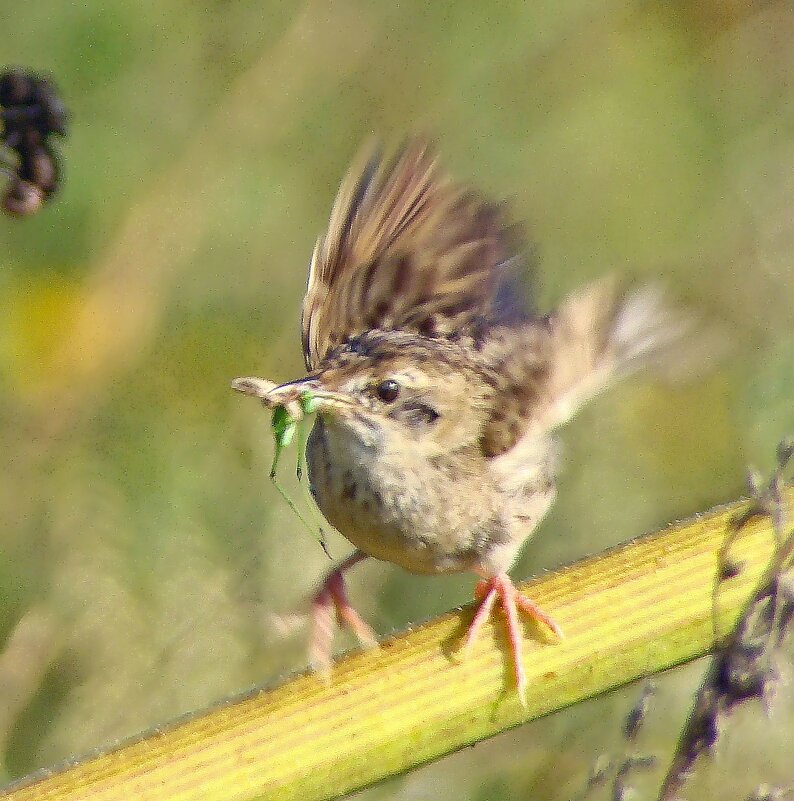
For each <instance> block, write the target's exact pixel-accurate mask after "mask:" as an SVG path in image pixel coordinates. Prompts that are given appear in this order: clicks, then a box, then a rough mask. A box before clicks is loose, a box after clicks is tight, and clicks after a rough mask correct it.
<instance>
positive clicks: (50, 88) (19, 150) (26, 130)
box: [0, 68, 68, 217]
mask: <svg viewBox="0 0 794 801" xmlns="http://www.w3.org/2000/svg"><path fill="white" fill-rule="evenodd" d="M67 118H68V112H67V110H66V106H64V104H63V102H62V101H61V99H60V98H59V97H58V94H57V92H56V89H55V86H54V84H53V83H52V81H50V80H49V79H47V78H44V77H42V76H40V75H37V74H36V73H34V72H30V71H28V70H24V69H20V68H14V69H9V70H6V71H4V72H2V73H0V119H2V121H3V129H2V133H0V142H2V144H3V145H4V146H5V148H6V149H7V150H8V151H11V153H12V159H13V160H12V161H11V162H6V163H5V164H4V166H5V168H6V171H7V172H8V173H9V174H10V181H9V184H8V186H7V187H6V189H5V191H4V192H3V194H2V207H3V210H4V211H5V212H7V213H8V214H13V215H15V216H18V217H27V216H29V215H31V214H35V213H36V212H37V211H39V209H41V207H42V206H43V205H44V203H46V202H47V201H48V200H49V199H50V198H51V197H52V195H53V194H54V193H55V192H56V190H57V189H58V186H59V184H60V177H61V176H60V166H59V163H58V156H57V154H56V152H55V150H54V149H53V148H52V145H51V143H50V137H51V136H52V135H53V134H57V135H58V136H65V135H66V123H67Z"/></svg>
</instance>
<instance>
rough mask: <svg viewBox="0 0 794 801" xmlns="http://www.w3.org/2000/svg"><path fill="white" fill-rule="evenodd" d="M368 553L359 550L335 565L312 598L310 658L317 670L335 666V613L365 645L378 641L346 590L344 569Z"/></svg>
mask: <svg viewBox="0 0 794 801" xmlns="http://www.w3.org/2000/svg"><path fill="white" fill-rule="evenodd" d="M366 558H367V555H366V554H365V553H362V552H361V551H356V552H355V553H353V554H351V555H350V556H348V557H347V559H345V561H344V562H342V564H340V565H339V566H338V567H336V568H334V569H333V570H332V571H331V572H330V573H329V574H328V575H327V576H326V577H325V581H324V582H323V585H322V587H320V590H319V592H318V593H317V594H316V595H315V596H314V599H313V600H312V633H311V638H310V640H309V661H310V663H311V664H312V665H313V666H314V667H315V669H316V670H319V671H323V672H327V671H328V670H330V667H331V646H332V644H333V638H334V617H336V622H337V623H338V624H339V625H340V626H347V628H349V629H350V630H351V631H352V632H353V633H354V634H355V635H356V637H358V639H359V641H360V642H361V643H362V645H367V646H373V645H377V644H378V641H377V639H376V638H375V633H374V632H373V631H372V629H371V628H370V627H369V626H368V625H367V624H366V623H365V622H364V621H363V620H362V619H361V616H360V615H359V614H358V612H356V610H355V609H353V607H352V606H351V605H350V601H348V599H347V592H346V591H345V579H344V573H345V571H346V570H349V569H350V568H351V567H353V565H356V564H358V563H359V562H360V561H361V560H362V559H366Z"/></svg>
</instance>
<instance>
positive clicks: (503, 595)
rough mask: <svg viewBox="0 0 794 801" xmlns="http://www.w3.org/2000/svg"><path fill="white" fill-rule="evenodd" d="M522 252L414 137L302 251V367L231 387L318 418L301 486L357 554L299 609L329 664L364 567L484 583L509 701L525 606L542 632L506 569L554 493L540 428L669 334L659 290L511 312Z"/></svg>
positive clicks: (480, 589) (364, 166)
mask: <svg viewBox="0 0 794 801" xmlns="http://www.w3.org/2000/svg"><path fill="white" fill-rule="evenodd" d="M521 266H522V260H521V258H520V256H519V246H518V244H517V237H516V234H515V230H514V229H513V227H512V226H510V225H508V224H507V222H506V221H505V218H504V209H503V208H502V206H500V205H497V204H491V203H488V202H485V201H484V200H482V199H481V198H480V197H479V196H478V195H477V194H475V193H474V192H472V191H470V190H468V189H466V188H463V187H461V186H459V185H457V184H456V183H454V182H453V181H451V180H450V179H449V178H448V177H447V176H446V175H445V174H444V173H443V172H442V171H441V170H440V169H439V167H438V166H437V162H436V159H435V158H434V156H433V154H432V153H431V152H430V150H429V149H428V147H427V146H426V145H425V144H423V143H422V142H418V141H412V142H409V143H408V144H407V145H406V146H405V147H404V148H403V149H402V150H401V151H400V152H399V153H398V154H397V156H396V157H395V158H394V159H393V160H391V161H388V162H386V161H383V160H382V159H381V158H380V157H379V156H378V155H377V154H372V151H369V153H367V154H365V155H364V157H362V158H361V159H360V160H359V161H357V162H356V163H355V164H354V165H353V167H352V168H351V170H350V172H349V174H348V176H347V177H346V178H345V180H344V181H343V183H342V186H341V188H340V190H339V194H338V196H337V198H336V201H335V203H334V206H333V210H332V211H331V219H330V222H329V225H328V231H327V233H326V234H325V236H324V237H322V238H321V239H320V240H319V241H318V243H317V245H316V247H315V249H314V254H313V256H312V261H311V267H310V270H309V282H308V288H307V290H306V296H305V298H304V300H303V315H302V326H303V352H304V357H305V360H306V368H307V371H308V375H307V376H306V377H304V378H300V379H298V380H297V381H292V382H290V383H287V384H283V385H281V386H276V385H275V384H273V383H272V382H269V381H265V380H262V379H254V378H244V379H237V380H236V381H235V382H234V384H233V386H234V387H235V389H238V390H239V391H241V392H246V393H248V394H252V395H256V396H258V397H260V398H261V399H262V401H263V403H264V404H265V405H266V406H269V407H271V408H273V407H276V406H284V407H287V408H288V409H290V410H291V413H292V414H293V416H295V417H296V418H297V417H299V416H300V410H299V408H298V405H297V401H298V400H299V398H300V397H301V396H302V395H303V393H305V392H306V391H307V390H308V391H309V392H310V393H311V395H312V397H313V398H314V399H315V402H316V408H317V411H318V415H317V418H316V422H315V424H314V428H313V429H312V432H311V435H310V436H309V440H308V446H307V451H306V459H307V463H308V468H309V481H310V486H311V492H312V494H313V496H314V499H315V500H316V502H317V505H318V506H319V508H320V510H321V511H322V513H323V515H324V516H325V517H326V518H327V520H328V521H329V522H330V523H331V524H332V525H333V526H334V527H335V528H336V529H337V530H338V531H339V532H340V533H341V534H343V535H344V536H345V537H346V538H347V539H348V540H350V542H351V543H353V545H355V546H356V549H357V550H356V551H354V552H353V554H352V555H351V556H349V557H348V558H347V559H345V560H344V561H343V562H342V563H341V564H340V565H339V566H338V567H337V568H336V569H334V570H332V571H331V572H330V573H329V574H328V575H327V576H326V579H325V581H324V582H323V584H322V587H321V588H320V590H319V592H317V594H316V595H315V597H314V602H313V635H312V639H311V658H312V661H313V663H314V664H315V665H317V666H325V667H327V666H328V665H329V664H330V654H331V645H332V635H333V628H334V626H333V623H334V616H336V618H337V620H338V621H339V623H340V624H341V625H346V626H348V627H349V628H350V629H352V630H353V631H354V632H355V634H356V635H357V636H358V637H359V639H360V640H362V641H363V642H365V643H374V642H375V637H374V634H373V632H372V630H371V629H370V627H369V626H368V625H367V624H366V623H365V622H364V621H363V620H362V619H361V618H360V616H359V615H358V614H357V613H356V611H355V610H354V609H353V607H352V606H351V605H350V603H349V601H348V598H347V595H346V592H345V585H344V573H345V572H346V571H347V570H348V569H350V568H351V567H352V566H353V565H355V564H357V563H358V562H360V561H361V560H362V559H364V558H366V557H367V556H372V557H375V558H376V559H382V560H385V561H388V562H393V563H394V564H397V565H400V566H401V567H403V568H405V569H406V570H409V571H411V572H414V573H425V574H436V573H451V572H462V571H467V572H471V573H474V574H476V575H478V576H480V578H481V581H480V582H479V583H478V585H477V588H476V595H477V597H478V598H479V599H480V606H479V609H478V611H477V613H476V615H475V617H474V619H473V621H472V623H471V626H470V628H469V631H468V635H467V638H466V643H465V647H466V648H468V647H469V646H470V645H471V644H472V643H473V642H474V640H475V639H476V637H477V634H478V632H479V631H480V629H481V627H482V625H483V623H484V622H485V621H486V620H487V619H488V617H489V616H490V614H491V611H492V609H493V607H494V604H495V603H496V601H497V600H498V601H499V602H500V604H501V607H502V609H503V611H504V614H505V617H506V621H507V628H508V633H509V641H510V644H511V650H512V655H513V661H514V669H515V679H516V684H517V688H518V692H519V694H520V696H521V698H522V699H523V697H524V692H525V687H526V679H525V674H524V669H523V666H522V662H521V656H520V654H521V648H520V646H521V637H522V634H521V630H520V626H519V620H518V615H519V613H520V612H523V613H524V614H526V615H528V616H530V617H531V618H534V619H536V620H538V621H540V622H541V623H542V624H544V625H545V626H547V627H548V628H549V629H551V631H552V632H554V633H555V634H556V635H557V636H562V632H561V631H560V629H559V627H558V626H557V625H556V624H555V622H554V621H553V620H552V619H551V618H550V617H549V616H548V615H546V614H545V613H544V612H543V611H542V610H541V609H539V608H538V607H537V605H536V604H534V603H533V602H532V601H531V600H530V599H529V598H527V597H525V596H523V595H522V594H520V593H519V592H518V591H517V590H516V588H515V587H514V585H513V582H512V581H511V579H510V576H509V575H508V573H507V571H508V569H509V568H510V566H511V565H512V564H513V562H514V560H515V558H516V556H517V554H518V552H519V550H520V548H521V546H522V545H523V544H524V542H525V541H526V540H527V538H528V537H529V536H530V535H531V534H532V533H533V531H534V530H535V528H536V527H537V525H538V523H539V522H540V521H541V519H542V518H543V516H544V515H545V514H546V512H547V510H548V509H549V506H550V505H551V503H552V501H553V499H554V495H555V475H556V472H557V453H558V448H557V444H556V441H555V438H554V432H555V430H556V429H557V428H558V427H559V426H560V425H561V424H562V423H564V422H565V421H567V420H568V419H569V418H570V417H571V415H572V414H574V412H576V410H577V409H578V408H579V407H580V406H581V404H582V403H583V402H584V401H586V400H587V399H588V398H590V397H592V396H593V395H595V394H596V393H597V392H599V391H600V390H602V389H603V388H604V387H605V386H606V385H607V384H608V383H609V382H610V381H612V380H613V379H615V378H617V377H619V376H622V375H625V374H626V373H628V372H630V371H632V370H634V369H636V368H637V367H639V366H640V365H641V364H642V363H643V362H645V361H646V360H647V359H648V358H649V357H651V356H652V355H654V354H656V353H657V352H658V351H659V350H660V349H661V348H663V347H664V346H665V345H667V344H668V343H669V342H670V341H671V340H672V339H673V338H675V337H676V335H677V333H678V327H677V325H676V324H674V323H673V321H672V318H671V317H670V316H669V315H668V314H667V313H666V312H665V311H664V309H663V307H662V304H661V301H660V297H659V294H658V292H656V291H655V290H653V289H650V288H645V289H640V290H637V291H634V292H631V293H621V292H619V291H618V290H617V288H616V286H615V285H614V282H611V281H602V282H599V283H597V284H594V285H592V286H590V287H588V288H586V289H585V290H584V291H581V292H578V293H577V294H575V295H573V296H571V297H569V298H567V299H566V300H565V301H564V302H563V303H562V305H561V306H560V307H559V308H558V309H557V310H556V311H555V312H554V313H551V314H548V315H545V316H540V315H537V314H535V313H532V312H531V311H529V310H528V309H527V308H526V307H525V305H524V304H523V303H522V302H521V296H522V295H521V292H520V291H519V287H520V283H519V279H520V277H521V272H522V270H521Z"/></svg>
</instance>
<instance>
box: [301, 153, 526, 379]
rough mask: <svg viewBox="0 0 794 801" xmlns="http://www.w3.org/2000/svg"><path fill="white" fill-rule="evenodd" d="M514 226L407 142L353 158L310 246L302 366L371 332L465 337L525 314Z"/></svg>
mask: <svg viewBox="0 0 794 801" xmlns="http://www.w3.org/2000/svg"><path fill="white" fill-rule="evenodd" d="M516 239H517V238H516V236H515V231H514V229H513V227H512V226H510V225H508V224H507V223H506V222H505V220H504V215H503V210H502V208H501V206H500V205H497V204H489V203H487V202H484V201H483V200H482V199H481V198H480V197H479V196H477V195H476V194H475V193H473V192H471V191H469V190H468V189H465V188H463V187H461V186H458V185H457V184H455V183H453V182H452V181H451V180H450V179H449V178H448V177H447V176H446V175H444V174H443V173H442V172H441V170H440V169H439V168H438V165H437V162H436V159H435V157H434V155H433V154H432V153H431V152H430V150H429V148H428V146H427V145H426V144H425V143H423V142H421V141H418V140H414V141H410V142H409V143H408V144H406V145H405V146H404V147H403V148H402V150H400V152H399V153H398V154H397V155H396V157H395V158H394V159H393V160H392V161H389V162H385V161H383V160H382V159H381V157H380V155H379V153H378V152H377V150H375V149H374V148H372V147H370V148H369V149H368V150H366V151H365V152H364V153H362V155H361V156H359V158H358V159H357V160H356V161H355V162H354V164H353V165H352V167H351V169H350V171H349V172H348V174H347V177H346V178H345V179H344V181H343V182H342V185H341V187H340V189H339V193H338V195H337V197H336V201H335V202H334V206H333V209H332V211H331V218H330V221H329V224H328V231H327V232H326V234H325V236H323V237H322V238H320V240H319V241H318V242H317V245H316V246H315V249H314V253H313V255H312V260H311V266H310V268H309V280H308V286H307V288H306V295H305V297H304V299H303V310H302V334H303V352H304V358H305V360H306V366H307V368H308V369H309V370H312V369H314V368H316V367H317V366H318V364H319V363H320V362H321V361H322V360H323V359H324V358H325V356H326V355H327V354H328V353H329V352H330V351H331V350H332V349H333V348H334V347H336V346H337V345H339V344H341V343H343V342H344V341H345V340H347V339H348V338H350V337H352V336H356V335H357V334H360V333H363V332H364V331H366V330H370V329H376V328H377V329H383V330H405V331H411V332H415V333H420V334H424V335H427V336H462V335H467V334H474V333H475V332H482V331H483V330H486V329H487V328H488V327H491V326H493V325H496V324H506V323H510V322H516V321H519V320H523V319H526V315H525V313H524V311H523V304H522V303H521V302H520V299H519V296H520V294H521V293H520V291H518V290H517V287H516V286H515V277H516V276H517V274H519V273H520V272H521V271H520V270H519V269H518V265H519V262H520V259H519V258H518V256H517V252H518V248H517V246H516Z"/></svg>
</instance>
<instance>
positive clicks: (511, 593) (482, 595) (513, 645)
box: [463, 572, 564, 704]
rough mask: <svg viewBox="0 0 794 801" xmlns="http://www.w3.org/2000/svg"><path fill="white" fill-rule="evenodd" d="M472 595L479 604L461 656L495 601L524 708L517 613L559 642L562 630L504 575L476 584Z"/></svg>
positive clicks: (467, 648) (474, 638) (524, 699)
mask: <svg viewBox="0 0 794 801" xmlns="http://www.w3.org/2000/svg"><path fill="white" fill-rule="evenodd" d="M474 595H475V597H476V598H477V600H478V601H480V606H479V608H478V609H477V612H476V614H475V615H474V619H473V620H472V621H471V625H470V626H469V631H468V633H467V635H466V641H465V643H464V646H463V652H464V654H466V653H468V651H469V650H470V649H471V647H472V645H473V644H474V642H475V641H476V639H477V637H478V636H479V633H480V631H481V629H482V627H483V624H484V623H485V621H486V620H488V618H489V617H490V616H491V611H492V610H493V607H494V603H495V602H496V599H497V598H498V599H499V602H500V603H501V605H502V611H503V612H504V616H505V620H506V622H507V636H508V641H509V643H510V653H511V655H512V657H513V671H514V675H515V679H516V689H517V690H518V696H519V698H520V699H521V703H522V704H526V690H527V677H526V673H525V672H524V665H523V663H522V661H521V641H522V639H523V634H522V632H521V627H520V624H519V621H518V613H519V611H521V612H523V613H524V614H525V615H528V616H529V617H531V618H532V619H533V620H537V621H538V622H540V623H542V624H543V625H544V626H547V627H548V628H549V629H550V630H551V631H552V632H553V633H554V634H555V635H556V636H557V637H558V638H559V639H562V637H563V636H564V635H563V633H562V629H561V628H560V627H559V626H558V625H557V623H556V622H555V621H554V620H553V619H552V618H551V617H549V616H548V615H547V614H546V613H545V612H544V611H543V610H542V609H541V608H540V607H539V606H538V605H537V604H536V603H534V602H533V601H531V600H530V599H529V598H527V597H526V595H522V594H521V593H520V592H519V591H518V590H517V589H516V587H515V584H513V580H512V579H511V578H510V576H508V575H507V573H504V572H503V573H498V574H497V575H495V576H490V577H488V578H486V579H484V580H483V581H479V582H477V586H476V587H475V588H474Z"/></svg>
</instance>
